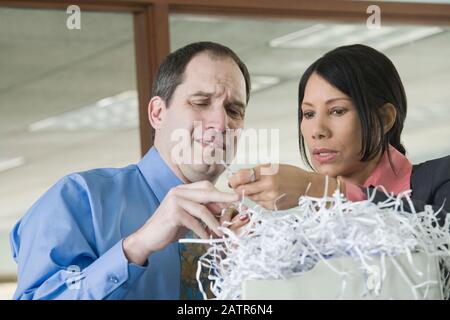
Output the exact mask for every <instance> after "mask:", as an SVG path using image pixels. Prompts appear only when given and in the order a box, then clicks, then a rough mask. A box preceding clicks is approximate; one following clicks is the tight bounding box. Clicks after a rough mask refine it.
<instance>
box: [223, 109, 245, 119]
mask: <svg viewBox="0 0 450 320" xmlns="http://www.w3.org/2000/svg"><path fill="white" fill-rule="evenodd" d="M227 113H228V115H229V116H230V117H232V118H233V119H241V118H243V117H244V114H243V113H242V112H241V111H239V110H235V109H228V110H227Z"/></svg>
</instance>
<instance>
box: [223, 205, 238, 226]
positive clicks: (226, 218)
mask: <svg viewBox="0 0 450 320" xmlns="http://www.w3.org/2000/svg"><path fill="white" fill-rule="evenodd" d="M238 213H239V211H238V210H237V209H236V208H235V207H232V206H231V207H229V208H227V209H225V210H224V212H223V215H222V216H221V217H220V225H223V223H224V222H230V221H231V220H232V219H233V217H235V216H236V215H237V214H238Z"/></svg>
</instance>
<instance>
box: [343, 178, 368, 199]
mask: <svg viewBox="0 0 450 320" xmlns="http://www.w3.org/2000/svg"><path fill="white" fill-rule="evenodd" d="M345 197H346V198H347V200H349V201H353V202H356V201H363V200H366V195H365V194H364V192H363V191H362V189H361V188H360V187H358V186H357V185H356V184H353V183H350V182H345Z"/></svg>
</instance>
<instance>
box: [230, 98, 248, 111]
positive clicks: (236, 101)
mask: <svg viewBox="0 0 450 320" xmlns="http://www.w3.org/2000/svg"><path fill="white" fill-rule="evenodd" d="M228 104H229V105H230V104H231V105H234V106H237V107H239V108H241V109H245V103H243V102H242V101H239V100H230V101H229V102H228Z"/></svg>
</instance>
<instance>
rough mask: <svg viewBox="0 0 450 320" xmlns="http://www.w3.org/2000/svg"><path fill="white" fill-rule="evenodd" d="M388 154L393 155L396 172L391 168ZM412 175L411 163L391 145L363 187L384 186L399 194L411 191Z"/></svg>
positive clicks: (389, 190)
mask: <svg viewBox="0 0 450 320" xmlns="http://www.w3.org/2000/svg"><path fill="white" fill-rule="evenodd" d="M388 152H389V153H390V155H391V160H392V164H393V166H394V168H395V170H396V172H394V171H393V170H392V168H391V165H390V163H389V158H388ZM411 173H412V164H411V162H410V161H409V160H408V159H407V158H406V157H405V156H404V155H403V154H402V153H401V152H399V151H398V150H397V149H395V148H394V147H393V146H391V145H389V148H388V150H386V151H385V152H384V154H383V156H382V157H381V160H380V162H379V163H378V165H377V166H376V167H375V169H374V170H373V172H372V174H371V175H370V176H369V178H367V180H366V182H365V183H364V185H363V186H364V187H370V186H379V185H382V186H384V187H385V188H386V190H387V191H388V192H393V193H394V194H399V193H401V192H404V191H407V190H410V189H411V187H410V181H411Z"/></svg>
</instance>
